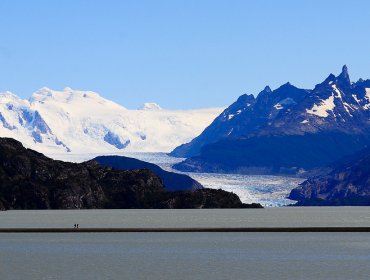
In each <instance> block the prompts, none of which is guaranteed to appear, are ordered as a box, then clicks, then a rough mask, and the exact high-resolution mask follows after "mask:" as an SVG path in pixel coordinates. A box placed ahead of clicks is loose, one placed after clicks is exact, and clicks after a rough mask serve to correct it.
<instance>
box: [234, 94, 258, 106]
mask: <svg viewBox="0 0 370 280" xmlns="http://www.w3.org/2000/svg"><path fill="white" fill-rule="evenodd" d="M254 101H255V97H254V95H253V94H243V95H241V96H239V98H238V100H237V102H238V103H246V104H247V105H248V104H250V103H252V102H254Z"/></svg>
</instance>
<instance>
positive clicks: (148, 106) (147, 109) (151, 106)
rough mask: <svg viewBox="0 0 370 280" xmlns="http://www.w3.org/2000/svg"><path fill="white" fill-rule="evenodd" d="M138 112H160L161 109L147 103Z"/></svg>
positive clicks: (154, 104) (156, 105) (155, 104)
mask: <svg viewBox="0 0 370 280" xmlns="http://www.w3.org/2000/svg"><path fill="white" fill-rule="evenodd" d="M139 110H145V111H159V110H162V108H161V106H159V105H158V104H157V103H153V102H148V103H144V105H143V106H142V107H141V108H140V109H139Z"/></svg>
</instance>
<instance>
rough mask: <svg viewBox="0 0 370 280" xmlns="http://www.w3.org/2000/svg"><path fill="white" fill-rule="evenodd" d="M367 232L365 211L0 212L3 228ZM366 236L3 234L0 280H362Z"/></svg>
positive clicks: (369, 215) (369, 268) (369, 218)
mask: <svg viewBox="0 0 370 280" xmlns="http://www.w3.org/2000/svg"><path fill="white" fill-rule="evenodd" d="M74 223H79V224H80V228H83V227H197V226H203V227H241V226H246V227H248V226H250V227H254V226H256V227H259V226H262V227H271V226H281V227H289V226H307V227H309V226H367V227H368V226H370V208H368V207H279V208H276V207H275V208H267V209H192V210H38V211H28V210H27V211H6V212H0V226H1V227H73V224H74ZM369 263H370V234H369V233H232V232H230V233H104V234H101V233H27V234H24V233H12V234H9V233H0V279H30V280H33V279H35V280H36V279H202V280H208V279H213V280H214V279H233V280H237V279H368V276H369V275H370V265H369Z"/></svg>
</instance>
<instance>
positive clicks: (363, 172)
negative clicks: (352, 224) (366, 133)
mask: <svg viewBox="0 0 370 280" xmlns="http://www.w3.org/2000/svg"><path fill="white" fill-rule="evenodd" d="M336 165H337V166H336V167H335V169H334V170H333V171H332V172H330V173H329V174H327V175H324V176H318V177H314V178H311V179H308V180H306V181H305V182H303V183H302V184H301V185H300V186H299V187H297V188H295V189H293V190H292V191H291V193H290V195H289V198H290V199H292V200H297V201H298V202H297V204H296V205H303V206H305V205H312V206H314V205H320V206H321V205H335V206H339V205H370V150H369V149H365V150H362V151H361V152H359V153H357V154H356V155H354V156H351V157H349V158H345V159H343V160H342V161H341V162H337V163H336Z"/></svg>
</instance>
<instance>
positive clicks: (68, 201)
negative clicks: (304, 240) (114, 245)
mask: <svg viewBox="0 0 370 280" xmlns="http://www.w3.org/2000/svg"><path fill="white" fill-rule="evenodd" d="M254 206H256V207H257V206H260V205H244V204H242V203H241V202H240V199H239V197H238V196H237V195H235V194H233V193H229V192H226V191H221V190H210V189H200V190H196V191H193V192H192V191H178V192H166V190H165V187H164V185H163V183H162V180H161V179H160V178H159V177H158V176H157V175H156V174H154V173H153V172H152V171H150V170H148V169H137V170H128V171H122V170H114V169H112V168H109V167H103V166H101V165H100V164H99V163H98V162H96V161H94V160H93V161H88V162H84V163H80V164H77V163H69V162H62V161H56V160H52V159H50V158H47V157H45V156H44V155H42V154H40V153H37V152H35V151H33V150H30V149H25V148H24V147H23V146H22V144H21V143H20V142H18V141H16V140H13V139H10V138H0V209H2V210H6V209H91V208H240V207H243V208H244V207H254Z"/></svg>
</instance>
